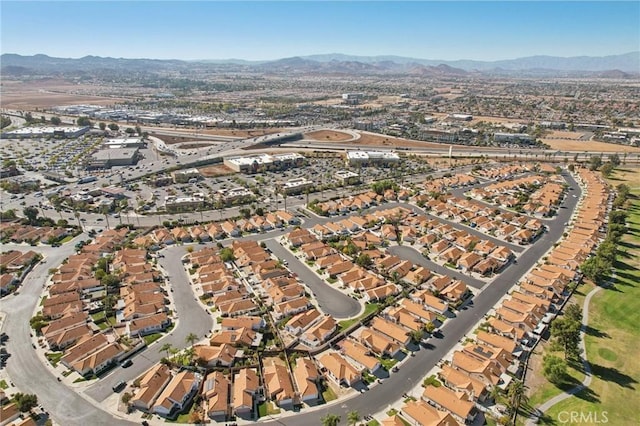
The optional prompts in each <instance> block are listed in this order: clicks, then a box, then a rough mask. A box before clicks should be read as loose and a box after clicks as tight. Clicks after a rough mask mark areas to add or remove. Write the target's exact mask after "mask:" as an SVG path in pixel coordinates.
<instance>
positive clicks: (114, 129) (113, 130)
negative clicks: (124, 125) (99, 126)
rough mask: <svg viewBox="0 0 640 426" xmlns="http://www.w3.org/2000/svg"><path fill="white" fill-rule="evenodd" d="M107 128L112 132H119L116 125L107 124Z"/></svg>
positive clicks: (118, 127)
mask: <svg viewBox="0 0 640 426" xmlns="http://www.w3.org/2000/svg"><path fill="white" fill-rule="evenodd" d="M107 127H109V130H111V131H112V132H117V131H118V130H120V126H118V125H117V124H116V123H109V125H108V126H107Z"/></svg>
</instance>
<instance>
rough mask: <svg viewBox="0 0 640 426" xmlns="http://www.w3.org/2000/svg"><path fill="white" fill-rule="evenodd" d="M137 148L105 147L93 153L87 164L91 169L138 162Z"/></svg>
mask: <svg viewBox="0 0 640 426" xmlns="http://www.w3.org/2000/svg"><path fill="white" fill-rule="evenodd" d="M138 158H139V156H138V148H106V149H101V150H100V151H98V152H96V153H95V154H93V160H92V161H91V163H90V164H89V168H92V169H108V168H110V167H113V166H131V165H133V164H136V163H137V162H138Z"/></svg>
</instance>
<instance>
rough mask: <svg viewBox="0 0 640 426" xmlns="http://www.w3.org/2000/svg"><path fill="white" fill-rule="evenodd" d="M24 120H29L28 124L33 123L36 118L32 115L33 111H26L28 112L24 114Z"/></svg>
mask: <svg viewBox="0 0 640 426" xmlns="http://www.w3.org/2000/svg"><path fill="white" fill-rule="evenodd" d="M24 121H26V122H27V124H31V123H33V122H34V121H35V120H34V118H33V115H31V113H30V112H28V113H26V114H25V115H24Z"/></svg>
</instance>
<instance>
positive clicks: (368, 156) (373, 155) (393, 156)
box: [347, 151, 400, 166]
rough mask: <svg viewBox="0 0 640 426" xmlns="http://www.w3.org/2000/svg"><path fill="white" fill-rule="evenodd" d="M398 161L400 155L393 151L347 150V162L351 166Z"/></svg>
mask: <svg viewBox="0 0 640 426" xmlns="http://www.w3.org/2000/svg"><path fill="white" fill-rule="evenodd" d="M399 161H400V156H399V155H398V154H397V153H396V152H393V151H348V152H347V163H348V164H349V165H352V166H356V165H361V166H367V165H370V164H383V165H384V164H394V163H398V162H399Z"/></svg>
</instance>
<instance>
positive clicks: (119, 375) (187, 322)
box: [86, 246, 213, 402]
mask: <svg viewBox="0 0 640 426" xmlns="http://www.w3.org/2000/svg"><path fill="white" fill-rule="evenodd" d="M186 252H187V251H186V247H185V246H172V247H169V248H167V249H165V250H163V251H162V253H163V254H164V256H165V257H164V258H160V259H159V264H160V265H161V267H162V268H163V269H164V270H165V271H166V273H167V275H168V276H169V277H170V280H169V282H170V284H169V287H170V288H173V290H174V291H173V292H172V293H170V294H171V295H172V296H173V300H174V303H175V306H176V309H177V311H178V321H177V322H176V325H175V328H174V329H173V330H172V331H171V332H170V333H169V334H167V335H166V336H165V337H163V338H162V339H160V340H157V341H156V342H154V343H153V344H152V345H151V346H150V347H148V348H146V349H144V350H143V351H141V352H139V353H138V354H137V355H135V356H134V357H133V358H132V360H133V365H132V366H131V367H129V368H126V369H124V368H115V369H114V370H113V371H112V373H110V374H109V375H107V376H106V377H104V378H102V379H100V381H98V382H97V383H95V384H93V385H91V386H90V387H89V388H88V389H87V390H86V394H87V395H89V396H90V397H91V398H93V399H95V400H96V401H98V402H101V401H103V400H104V399H106V398H107V397H109V396H110V395H111V394H112V393H113V391H112V390H111V387H112V386H113V385H114V384H116V383H117V382H118V381H120V380H124V381H128V382H129V383H130V381H131V380H132V379H134V378H136V377H138V376H139V375H140V374H142V373H143V372H144V371H146V370H148V369H149V368H151V366H152V365H153V364H155V363H157V362H158V361H160V359H161V358H162V357H163V356H165V355H166V354H165V353H164V352H160V351H159V349H160V348H161V347H162V345H164V344H165V343H170V344H171V345H172V346H173V347H175V348H178V349H182V348H184V347H186V346H188V343H187V342H186V341H185V338H186V337H187V335H188V334H189V333H195V334H196V335H197V336H198V337H200V338H204V336H205V334H207V333H209V332H210V331H211V328H213V318H212V316H211V315H209V314H207V311H206V309H205V308H204V307H203V305H202V304H201V303H200V301H198V300H197V299H196V298H195V296H194V292H193V290H192V288H191V285H190V284H189V280H188V278H187V275H186V272H185V270H184V267H183V266H182V262H180V258H181V257H182V256H183V255H184V254H186Z"/></svg>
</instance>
